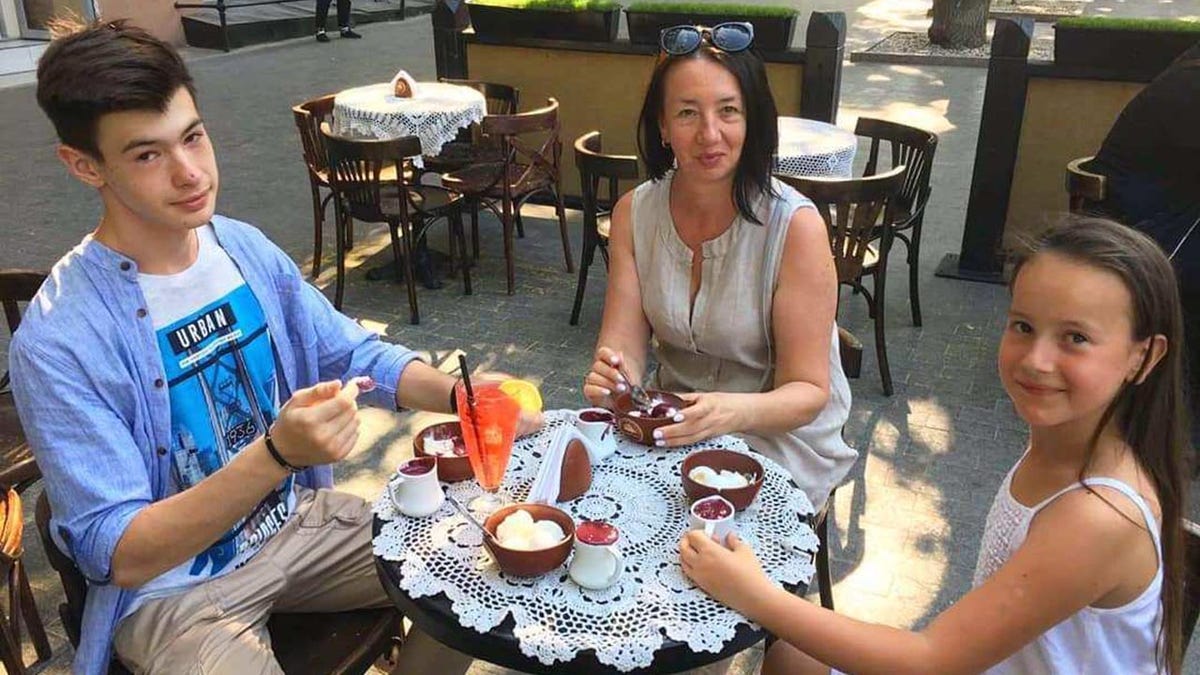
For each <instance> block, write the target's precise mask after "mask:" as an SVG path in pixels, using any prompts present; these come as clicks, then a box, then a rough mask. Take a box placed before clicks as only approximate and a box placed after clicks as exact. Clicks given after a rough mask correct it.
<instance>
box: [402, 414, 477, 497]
mask: <svg viewBox="0 0 1200 675" xmlns="http://www.w3.org/2000/svg"><path fill="white" fill-rule="evenodd" d="M412 444H413V456H414V457H436V458H437V468H438V480H440V481H445V482H447V483H457V482H458V481H460V480H467V479H468V478H474V477H475V472H473V471H471V460H470V459H468V458H467V443H466V441H464V440H463V435H462V425H460V424H459V423H458V422H442V423H441V424H434V425H433V426H429V427H425V428H424V429H422V430H421V431H420V432H419V433H417V435H416V436H413V441H412Z"/></svg>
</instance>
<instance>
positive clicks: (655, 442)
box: [654, 440, 667, 448]
mask: <svg viewBox="0 0 1200 675" xmlns="http://www.w3.org/2000/svg"><path fill="white" fill-rule="evenodd" d="M666 444H667V442H666V441H664V440H657V441H654V445H655V446H656V447H659V448H661V447H663V446H665V445H666Z"/></svg>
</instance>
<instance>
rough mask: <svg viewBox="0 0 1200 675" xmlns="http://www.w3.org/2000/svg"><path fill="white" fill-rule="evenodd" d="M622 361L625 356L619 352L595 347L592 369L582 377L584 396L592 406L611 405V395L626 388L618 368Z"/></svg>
mask: <svg viewBox="0 0 1200 675" xmlns="http://www.w3.org/2000/svg"><path fill="white" fill-rule="evenodd" d="M624 362H625V357H624V356H623V355H622V354H621V353H620V352H617V351H613V350H612V349H609V348H608V347H597V348H596V360H595V361H593V362H592V369H591V370H590V371H588V374H587V376H585V377H584V378H583V396H584V398H586V399H587V400H588V401H589V402H590V403H591V404H592V405H594V406H606V405H611V404H612V395H613V394H615V393H620V392H624V391H625V389H626V384H625V378H624V377H622V376H621V372H620V370H619V367H620V366H621V365H623V364H624Z"/></svg>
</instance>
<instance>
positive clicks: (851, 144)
mask: <svg viewBox="0 0 1200 675" xmlns="http://www.w3.org/2000/svg"><path fill="white" fill-rule="evenodd" d="M857 150H858V138H857V137H856V136H855V135H854V134H852V133H850V132H849V131H846V130H845V129H842V128H841V127H837V126H834V125H832V124H826V123H825V122H818V121H817V120H810V119H804V118H802V117H783V116H781V117H780V118H779V151H778V153H776V157H775V170H776V171H777V172H779V173H782V174H786V175H788V176H812V177H818V178H820V177H832V178H849V177H850V176H851V172H852V171H853V169H854V153H855V152H856V151H857Z"/></svg>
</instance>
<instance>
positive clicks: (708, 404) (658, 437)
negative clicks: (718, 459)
mask: <svg viewBox="0 0 1200 675" xmlns="http://www.w3.org/2000/svg"><path fill="white" fill-rule="evenodd" d="M679 397H680V398H682V399H683V400H684V401H687V402H688V403H690V404H691V405H689V406H688V407H686V408H684V409H683V410H680V411H679V414H678V415H676V416H675V420H676V422H675V424H669V425H667V426H665V427H659V428H658V429H655V430H654V438H655V441H654V444H655V445H658V446H665V447H677V446H680V445H691V444H692V443H699V442H700V441H704V440H708V439H710V438H714V437H716V436H720V435H721V434H728V433H733V432H735V431H741V430H742V429H745V428H746V427H747V425H746V423H745V421H744V419H745V414H744V412H743V409H744V405H745V403H744V401H745V398H744V395H739V394H724V393H721V392H709V393H700V394H695V393H693V394H679Z"/></svg>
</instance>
